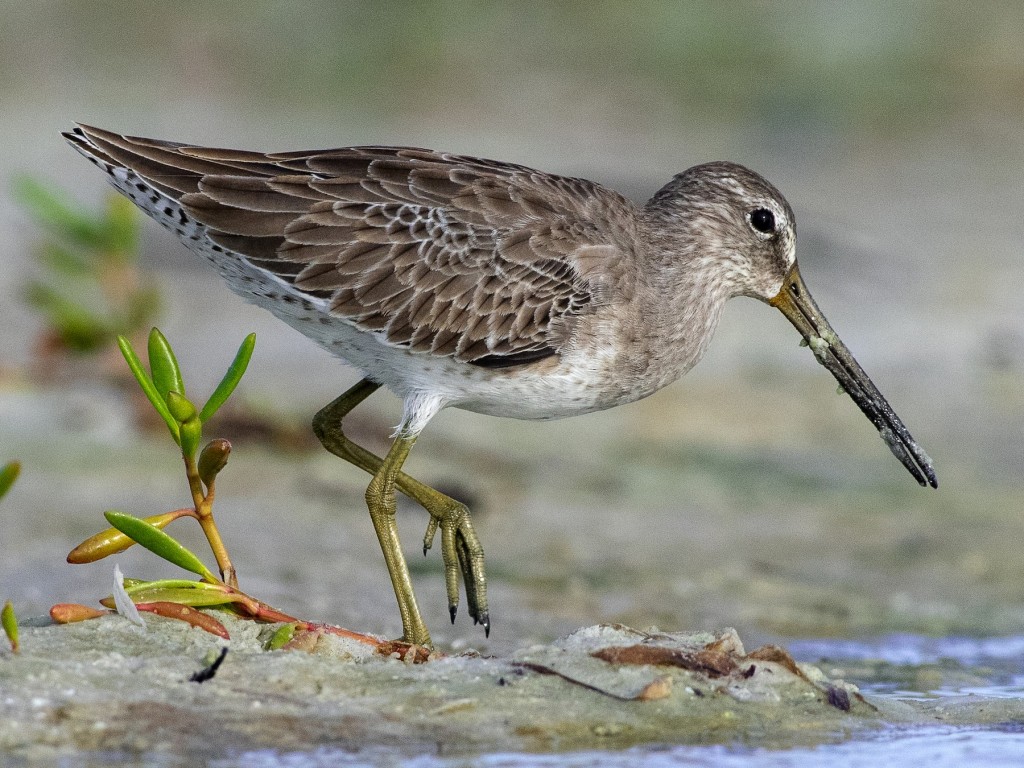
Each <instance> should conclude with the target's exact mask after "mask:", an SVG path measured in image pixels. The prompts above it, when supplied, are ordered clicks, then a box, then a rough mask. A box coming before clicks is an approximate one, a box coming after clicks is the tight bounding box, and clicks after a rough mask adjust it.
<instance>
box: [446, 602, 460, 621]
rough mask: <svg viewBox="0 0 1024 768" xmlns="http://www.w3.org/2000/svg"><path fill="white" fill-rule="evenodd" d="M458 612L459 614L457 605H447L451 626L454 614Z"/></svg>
mask: <svg viewBox="0 0 1024 768" xmlns="http://www.w3.org/2000/svg"><path fill="white" fill-rule="evenodd" d="M458 612H459V606H457V605H449V606H448V613H449V615H451V617H452V624H454V623H455V614H456V613H458Z"/></svg>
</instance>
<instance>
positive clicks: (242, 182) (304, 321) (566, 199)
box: [64, 125, 937, 646]
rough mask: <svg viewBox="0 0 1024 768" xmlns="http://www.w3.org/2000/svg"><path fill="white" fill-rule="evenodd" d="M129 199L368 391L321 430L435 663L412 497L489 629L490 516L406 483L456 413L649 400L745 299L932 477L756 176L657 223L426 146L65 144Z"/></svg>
mask: <svg viewBox="0 0 1024 768" xmlns="http://www.w3.org/2000/svg"><path fill="white" fill-rule="evenodd" d="M64 137H65V138H66V139H67V140H68V142H70V144H71V145H72V146H73V147H74V148H75V149H77V150H78V151H79V152H81V153H82V154H83V155H85V156H86V157H87V158H88V159H89V160H91V161H92V162H93V163H94V164H96V165H97V166H99V167H100V168H101V169H102V170H103V171H105V172H106V174H107V176H108V181H110V183H111V184H113V185H114V187H116V188H117V189H118V190H119V191H120V192H122V193H123V194H125V195H127V196H128V197H129V198H130V199H131V200H132V201H134V202H135V203H136V204H137V205H138V206H139V207H140V208H142V210H143V211H145V212H146V213H147V214H149V215H150V216H151V217H153V218H154V219H156V220H157V221H158V222H160V223H161V224H162V225H163V226H164V227H166V228H167V229H169V230H171V232H173V233H174V234H175V235H177V236H178V237H179V238H180V239H181V240H182V241H183V242H184V244H185V245H186V246H187V247H188V248H190V249H191V250H193V251H195V252H196V253H198V254H199V255H201V256H203V257H205V258H206V259H207V260H208V261H209V262H210V263H211V264H213V266H214V268H216V270H217V271H218V272H219V273H220V274H221V276H222V277H223V278H224V279H225V280H226V281H227V283H228V286H229V287H230V288H231V289H232V290H233V291H235V292H236V293H237V294H239V295H240V296H242V297H243V298H245V299H247V300H249V301H251V302H254V303H256V304H258V305H260V306H262V307H265V308H266V309H269V310H270V311H271V312H273V313H274V314H275V315H277V316H278V317H279V318H281V319H282V320H284V321H285V322H287V323H288V324H289V325H291V326H293V327H294V328H296V329H298V330H299V331H300V332H302V333H303V334H305V335H306V336H308V337H310V338H311V339H313V340H314V341H315V342H317V343H318V344H320V345H321V346H323V347H325V348H327V349H328V350H329V351H330V352H331V353H333V354H335V355H337V356H339V357H341V358H343V359H344V360H346V361H348V362H349V363H350V364H351V365H353V366H355V367H356V368H357V369H359V370H360V371H361V372H362V374H363V376H364V377H365V378H363V379H362V380H361V381H360V382H359V383H358V384H356V385H355V386H354V387H352V388H351V389H349V390H348V391H347V392H345V393H344V394H343V395H341V397H339V398H337V399H336V400H334V401H333V402H332V403H330V404H329V405H327V406H326V407H325V408H323V409H322V410H321V411H319V412H318V413H317V414H316V416H315V417H314V420H313V429H314V431H315V433H316V435H317V437H318V438H319V439H320V441H321V442H322V443H323V445H324V447H325V448H326V449H327V450H328V451H330V452H332V453H334V454H336V455H338V456H340V457H341V458H343V459H345V460H346V461H348V462H350V463H352V464H354V465H355V466H357V467H359V468H361V469H363V470H365V471H366V472H368V473H369V474H371V475H372V479H371V481H370V484H369V486H368V487H367V490H366V503H367V506H368V508H369V511H370V518H371V520H372V521H373V526H374V529H375V531H376V534H377V537H378V539H379V541H380V545H381V549H382V550H383V553H384V560H385V562H386V564H387V568H388V572H389V574H390V576H391V581H392V584H393V587H394V591H395V596H396V597H397V599H398V606H399V611H400V613H401V617H402V629H403V637H402V639H403V640H405V641H406V642H409V643H415V644H420V645H427V646H429V645H430V643H431V640H430V633H429V632H428V630H427V627H426V624H425V623H424V621H423V618H422V616H421V615H420V610H419V608H418V607H417V604H416V598H415V595H414V594H413V588H412V582H411V580H410V578H409V570H408V567H407V565H406V561H405V557H404V555H403V553H402V549H401V545H400V542H399V539H398V529H397V526H396V522H395V505H396V501H395V494H396V491H402V492H403V493H404V494H406V495H407V496H409V497H411V498H412V499H414V500H415V501H416V502H418V503H419V504H420V505H421V506H422V507H423V508H424V509H425V510H426V511H427V512H428V513H429V515H430V517H429V522H428V525H427V531H426V534H425V536H424V540H423V550H424V554H426V552H427V550H428V549H429V548H430V546H431V544H432V543H433V540H434V538H435V535H436V534H437V532H438V531H439V530H440V533H441V554H442V560H443V564H444V573H445V583H446V588H447V597H448V605H449V613H450V617H451V620H452V621H453V622H454V621H455V616H456V610H457V607H458V603H459V578H460V576H461V579H462V581H463V584H464V589H465V593H466V600H467V603H468V608H469V614H470V616H471V617H472V618H473V620H474V622H476V623H480V624H482V625H483V627H484V630H485V632H487V633H489V631H490V613H489V611H488V606H487V592H486V587H487V583H486V577H485V571H484V553H483V548H482V547H481V545H480V542H479V540H478V538H477V536H476V533H475V531H474V529H473V525H472V521H471V519H470V515H469V510H468V509H467V508H466V507H465V506H464V505H463V504H461V503H459V502H458V501H455V500H454V499H451V498H449V497H448V496H445V495H444V494H442V493H440V492H438V491H436V490H434V489H433V488H430V487H429V486H427V485H425V484H423V483H421V482H419V481H417V480H415V479H413V478H412V477H410V476H409V475H407V474H405V473H404V472H403V471H402V467H403V465H404V463H405V460H406V457H407V456H408V455H409V451H410V449H411V448H412V447H413V443H415V441H416V438H417V437H418V436H419V434H420V432H422V430H423V428H424V427H426V425H427V423H428V422H429V421H430V420H431V418H433V417H434V416H435V415H436V414H437V413H438V411H440V410H441V409H442V408H445V407H456V408H463V409H466V410H469V411H475V412H478V413H484V414H490V415H494V416H507V417H512V418H518V419H557V418H562V417H565V416H574V415H577V414H583V413H588V412H591V411H598V410H602V409H605V408H611V407H613V406H616V405H621V404H623V403H629V402H632V401H635V400H639V399H640V398H643V397H647V396H648V395H650V394H652V393H653V392H656V391H657V390H659V389H661V388H662V387H664V386H666V385H667V384H669V383H671V382H673V381H675V380H676V379H678V378H679V377H680V376H682V375H683V374H684V373H686V372H687V371H688V370H689V369H690V368H692V367H693V365H695V364H696V363H697V361H698V360H700V358H701V356H702V355H703V354H704V352H705V351H706V350H707V348H708V345H709V343H710V342H711V337H712V335H713V334H714V331H715V328H716V326H717V324H718V320H719V317H720V315H721V312H722V307H723V305H724V304H725V302H726V301H727V300H728V299H730V298H733V297H735V296H750V297H753V298H756V299H760V300H761V301H763V302H766V303H768V304H770V305H772V306H774V307H776V308H777V309H779V310H781V311H782V313H783V314H784V315H785V316H786V317H787V318H788V319H789V320H790V321H791V322H792V323H793V325H794V326H796V328H797V330H798V331H799V332H800V333H801V334H802V335H803V338H804V341H805V342H806V343H807V344H808V345H809V346H810V347H811V350H812V351H813V352H814V354H815V356H816V357H817V359H818V361H819V362H820V363H821V364H822V365H824V366H825V368H827V369H828V370H829V371H830V372H831V373H832V375H833V376H835V378H836V379H837V380H838V382H839V385H840V387H841V388H842V389H843V390H844V391H845V392H847V393H848V394H849V395H850V397H851V398H852V399H853V401H854V402H855V403H856V404H857V405H858V406H859V407H860V409H861V411H863V412H864V414H865V415H866V416H867V417H868V418H869V419H870V420H871V423H872V424H874V425H875V427H876V429H878V431H879V433H880V434H881V436H882V439H883V440H884V441H885V443H886V444H887V445H888V446H889V448H890V449H891V451H892V452H893V454H895V456H896V457H897V458H898V459H899V460H900V461H901V462H902V463H903V465H904V466H905V467H906V468H907V469H908V470H909V471H910V473H911V475H913V477H914V478H915V479H916V480H917V481H918V482H919V483H920V484H921V485H922V486H924V485H930V486H932V487H933V488H934V487H937V481H936V477H935V471H934V469H933V466H932V461H931V459H929V458H928V456H927V455H926V454H925V453H924V451H923V450H922V449H921V448H920V446H919V445H918V444H917V442H916V441H915V440H914V439H913V438H912V437H911V435H910V433H909V432H908V431H907V428H906V427H905V426H904V425H903V422H902V421H901V420H900V419H899V417H897V416H896V414H895V413H894V412H893V410H892V408H891V407H890V406H889V404H888V402H886V400H885V398H884V397H882V395H881V393H879V391H878V389H877V388H876V387H875V385H874V384H873V383H872V382H871V380H870V378H868V376H867V374H866V373H864V370H863V369H862V368H861V367H860V365H859V364H858V363H857V362H856V360H854V358H853V356H852V355H851V354H850V352H849V351H848V350H847V348H846V346H845V345H844V344H843V343H842V342H841V341H840V340H839V338H838V337H837V336H836V334H835V333H834V332H833V330H832V328H831V326H830V324H829V323H828V321H827V320H826V318H825V316H824V315H823V314H822V313H821V310H820V309H819V308H818V306H817V304H816V303H815V302H814V300H813V299H812V298H811V295H810V293H808V291H807V288H806V286H805V285H804V282H803V279H802V277H801V276H800V271H799V269H798V268H797V262H796V222H795V218H794V215H793V209H792V208H791V207H790V205H789V203H788V202H787V201H786V199H785V198H784V197H783V196H782V194H781V193H780V192H779V191H778V190H777V189H776V188H775V187H774V186H772V185H771V184H770V183H769V182H768V181H767V180H765V179H764V178H762V177H761V176H760V175H758V174H757V173H755V172H753V171H751V170H749V169H747V168H745V167H743V166H741V165H737V164H735V163H729V162H712V163H705V164H703V165H697V166H694V167H692V168H690V169H689V170H686V171H683V172H682V173H679V174H677V175H676V176H674V177H673V178H672V180H671V181H669V182H668V184H666V185H665V186H664V187H662V189H661V190H659V191H658V192H657V193H655V195H654V196H653V197H652V198H651V199H650V200H649V201H648V202H647V203H646V204H645V205H643V206H637V205H635V204H633V203H632V202H630V201H629V200H627V199H626V198H624V197H623V196H621V195H619V194H618V193H616V192H614V191H612V190H610V189H608V188H606V187H603V186H601V185H600V184H596V183H594V182H591V181H587V180H585V179H577V178H567V177H563V176H557V175H553V174H549V173H544V172H542V171H537V170H534V169H532V168H527V167H525V166H522V165H515V164H512V163H505V162H498V161H494V160H484V159H481V158H476V157H468V156H464V155H456V154H449V153H445V152H434V151H431V150H426V149H417V148H412V147H387V146H379V147H378V146H365V147H347V148H342V149H330V150H322V151H309V152H277V153H262V152H250V151H244V150H236V149H214V148H208V147H199V146H191V145H188V144H179V143H174V142H168V141H159V140H154V139H145V138H138V137H130V136H123V135H120V134H117V133H112V132H110V131H105V130H101V129H98V128H92V127H89V126H85V125H78V126H77V127H75V128H74V129H73V130H71V131H69V132H67V133H65V134H64ZM382 385H383V386H385V387H387V388H388V389H390V390H391V391H393V392H394V393H395V394H396V395H398V396H399V397H400V398H402V399H403V413H402V419H401V422H400V424H399V425H398V427H397V429H396V431H395V433H394V435H393V438H394V440H393V442H392V444H391V448H390V450H389V451H388V452H387V454H386V455H385V456H384V457H383V458H381V457H378V456H376V455H374V454H372V453H371V452H369V451H367V450H365V449H364V448H362V447H361V446H359V445H356V444H355V443H354V442H352V441H351V440H350V439H349V438H347V437H346V436H345V434H344V432H343V431H342V428H341V424H342V419H343V418H344V417H345V416H346V414H348V413H349V412H350V411H351V410H352V409H353V408H355V407H356V406H357V405H358V404H359V403H361V402H362V401H363V400H365V399H366V398H367V397H368V396H369V395H371V394H373V392H374V391H375V390H377V389H378V388H379V387H380V386H382Z"/></svg>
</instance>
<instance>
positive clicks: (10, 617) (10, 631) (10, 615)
mask: <svg viewBox="0 0 1024 768" xmlns="http://www.w3.org/2000/svg"><path fill="white" fill-rule="evenodd" d="M0 624H2V625H3V628H4V634H5V635H7V640H8V642H9V643H10V644H11V651H12V652H13V653H17V652H18V618H17V617H16V616H15V615H14V606H13V605H11V601H10V600H8V601H7V602H6V603H4V607H3V610H0Z"/></svg>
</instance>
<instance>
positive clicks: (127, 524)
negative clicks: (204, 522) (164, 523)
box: [103, 510, 217, 582]
mask: <svg viewBox="0 0 1024 768" xmlns="http://www.w3.org/2000/svg"><path fill="white" fill-rule="evenodd" d="M103 516H104V517H105V518H107V522H108V523H110V524H111V525H112V526H114V527H115V528H117V530H119V531H121V533H123V534H124V535H125V536H128V537H129V538H131V539H132V540H134V541H135V542H136V543H138V544H141V545H142V546H143V547H145V548H146V549H148V550H149V551H150V552H152V553H153V554H156V555H159V556H160V557H162V558H163V559H164V560H167V561H168V562H170V563H174V564H175V565H177V566H178V567H180V568H184V569H185V570H186V571H191V572H192V573H194V574H196V575H198V576H201V577H202V578H203V579H204V580H206V581H209V582H215V581H217V577H216V576H214V575H213V573H211V572H210V569H209V568H207V567H206V566H205V565H203V561H202V560H200V559H199V558H198V557H196V556H195V555H194V554H193V553H192V552H191V551H189V550H188V549H186V548H185V547H184V546H183V545H182V544H180V543H179V542H178V540H177V539H175V538H173V537H171V536H170V535H169V534H167V533H165V532H164V531H162V530H160V529H159V528H157V527H156V526H155V525H153V524H152V523H147V522H146V521H145V520H142V519H140V518H138V517H134V516H132V515H127V514H125V513H124V512H115V511H113V510H110V511H108V512H104V513H103Z"/></svg>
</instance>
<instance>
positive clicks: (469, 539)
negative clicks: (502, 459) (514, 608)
mask: <svg viewBox="0 0 1024 768" xmlns="http://www.w3.org/2000/svg"><path fill="white" fill-rule="evenodd" d="M447 501H448V503H447V504H445V506H444V507H443V508H441V509H438V510H433V509H430V510H428V511H429V512H430V522H429V523H428V524H427V532H426V534H424V536H423V554H424V555H425V554H427V550H429V549H430V547H431V546H432V545H433V543H434V536H435V534H436V533H437V531H438V529H440V530H441V560H442V561H443V562H444V581H445V587H446V589H447V592H448V612H449V614H450V616H451V619H452V623H453V624H454V623H455V615H456V613H457V612H458V609H459V575H460V574H461V575H462V581H463V583H464V584H465V585H466V602H467V603H468V605H469V615H470V618H472V619H473V623H474V624H481V625H483V628H484V635H485V636H489V635H490V633H491V617H490V613H489V611H488V610H487V575H486V573H485V569H484V550H483V547H482V546H481V545H480V540H479V539H478V538H477V535H476V531H475V530H473V522H472V520H471V519H470V515H469V508H468V507H467V506H466V505H465V504H462V503H461V502H458V501H455V500H454V499H448V500H447Z"/></svg>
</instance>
